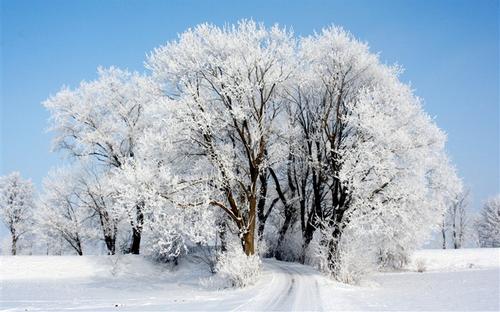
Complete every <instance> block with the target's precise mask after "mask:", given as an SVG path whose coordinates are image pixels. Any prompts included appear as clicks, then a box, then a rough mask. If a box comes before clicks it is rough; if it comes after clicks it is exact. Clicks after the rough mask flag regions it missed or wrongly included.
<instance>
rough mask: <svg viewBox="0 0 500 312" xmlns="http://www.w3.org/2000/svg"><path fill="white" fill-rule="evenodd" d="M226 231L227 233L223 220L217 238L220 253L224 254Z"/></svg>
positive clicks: (225, 249)
mask: <svg viewBox="0 0 500 312" xmlns="http://www.w3.org/2000/svg"><path fill="white" fill-rule="evenodd" d="M226 231H227V224H226V220H223V221H221V223H220V231H219V233H218V235H219V238H220V251H221V252H226V251H227V238H226Z"/></svg>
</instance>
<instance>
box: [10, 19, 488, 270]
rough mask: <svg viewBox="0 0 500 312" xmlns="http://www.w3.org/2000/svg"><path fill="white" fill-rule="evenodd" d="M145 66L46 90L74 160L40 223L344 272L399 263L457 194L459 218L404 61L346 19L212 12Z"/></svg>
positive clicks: (455, 184) (451, 173) (58, 233)
mask: <svg viewBox="0 0 500 312" xmlns="http://www.w3.org/2000/svg"><path fill="white" fill-rule="evenodd" d="M146 67H147V69H148V73H146V74H139V73H131V72H128V71H125V70H120V69H117V68H114V67H111V68H108V69H103V68H100V69H99V71H98V74H99V77H98V78H97V79H96V80H94V81H91V82H82V83H81V84H80V86H79V87H78V88H76V89H68V88H65V89H63V90H61V91H60V92H58V93H57V94H56V95H55V96H53V97H51V98H49V99H48V100H47V101H45V102H44V105H45V107H46V108H47V109H48V110H49V111H50V113H51V124H52V127H51V130H52V131H53V133H54V136H55V141H54V148H55V149H56V150H59V151H63V152H64V153H66V154H67V155H68V156H69V158H70V159H71V161H70V162H71V164H70V165H69V166H67V167H64V168H59V169H56V170H54V171H53V172H51V173H50V174H49V176H48V177H47V179H46V180H45V182H44V186H43V192H42V195H41V196H40V200H39V205H38V208H37V211H38V212H39V213H38V214H37V215H39V216H42V217H39V218H38V219H37V224H38V225H39V227H40V228H43V229H44V230H43V231H42V232H43V233H45V235H46V236H47V237H49V238H50V237H52V238H59V239H60V238H62V239H63V240H64V241H66V243H67V244H68V245H70V246H71V248H73V249H74V250H75V251H76V252H77V253H78V254H82V253H83V252H84V250H83V249H84V247H83V246H84V245H85V242H86V241H91V240H93V239H95V238H100V239H101V240H102V241H104V242H105V246H106V249H107V252H108V253H109V254H114V253H116V252H129V253H134V254H137V253H139V252H142V251H147V252H148V253H151V254H154V255H155V256H157V257H159V258H161V259H164V260H177V259H178V257H180V256H181V255H183V254H185V253H186V252H187V251H188V249H189V247H190V246H194V245H213V244H214V242H215V241H217V242H220V249H221V252H224V251H225V250H226V249H227V247H226V245H227V244H228V243H229V242H231V241H238V242H239V244H240V245H241V250H242V251H243V252H244V253H245V254H246V255H248V256H250V255H254V254H256V253H259V254H261V255H265V256H275V257H276V258H278V259H285V260H291V261H300V262H308V263H316V264H317V265H319V266H320V267H321V268H322V269H325V270H326V271H328V272H329V273H332V274H334V275H335V276H336V277H339V278H341V279H344V280H348V279H349V278H350V277H349V274H352V272H355V271H356V270H360V264H359V263H358V264H357V263H355V262H356V259H364V260H367V259H368V260H369V261H370V263H373V264H376V265H388V266H398V265H402V264H404V263H405V262H406V261H407V259H408V255H409V253H410V252H411V251H412V250H413V249H414V248H415V247H416V246H418V245H419V244H420V243H421V242H422V241H423V240H424V239H425V238H426V237H427V235H428V234H429V233H430V231H431V230H432V229H437V228H438V227H439V223H440V220H441V217H442V216H443V214H444V213H445V210H446V207H448V206H449V203H450V202H455V203H456V204H455V206H456V209H455V216H457V217H454V218H453V220H459V221H458V222H460V217H459V216H460V214H461V213H462V212H461V211H462V210H460V209H461V207H462V206H463V205H462V204H461V203H459V201H460V199H459V197H460V196H462V197H463V198H465V195H463V194H464V193H463V191H462V186H461V182H460V179H459V178H458V177H457V175H456V172H455V170H454V168H453V166H452V165H451V164H450V163H449V160H448V158H447V156H446V153H445V150H444V144H445V139H446V138H445V134H444V133H443V132H442V131H441V130H440V129H439V128H438V127H437V126H436V125H435V123H434V122H433V120H432V119H431V118H430V117H429V116H428V115H427V114H426V113H425V112H424V111H423V109H422V105H421V102H420V100H419V99H418V98H417V97H416V96H415V95H414V94H413V93H412V90H411V89H410V88H409V86H407V85H405V84H403V83H401V82H400V81H399V79H398V75H399V74H400V72H401V69H400V68H399V67H397V66H387V65H384V64H382V63H381V62H380V61H379V59H378V56H377V55H374V54H372V53H370V52H369V49H368V46H367V45H366V44H365V43H362V42H359V41H358V40H356V39H355V38H354V37H353V36H352V35H351V34H349V33H348V32H346V31H344V30H343V29H341V28H338V27H329V28H326V29H324V30H323V31H322V32H320V33H318V34H315V35H313V36H309V37H306V38H301V39H300V40H299V39H297V38H296V37H295V36H294V35H293V33H292V32H290V31H289V30H287V29H284V28H279V27H278V26H274V27H271V28H266V27H264V26H263V25H259V24H256V23H254V22H252V21H242V22H240V23H238V24H237V25H233V26H226V27H223V28H219V27H216V26H213V25H208V24H203V25H200V26H197V27H195V28H194V29H190V30H188V31H186V32H185V33H183V34H181V35H180V36H179V38H178V40H176V41H172V42H169V43H167V44H166V45H164V46H162V47H160V48H158V49H155V50H154V51H153V52H152V53H151V54H150V55H149V57H148V59H147V62H146ZM9 179H10V178H7V180H9ZM462 197H460V198H462ZM462 201H463V200H462ZM3 205H4V203H2V210H5V209H4V208H3ZM497 211H498V208H497ZM488 218H489V219H491V217H488ZM454 222H455V221H454ZM454 224H455V223H454ZM455 225H456V226H454V229H455V228H457V229H459V228H460V227H461V226H462V224H460V223H459V224H458V225H457V224H455ZM453 231H454V232H453V233H456V234H454V235H455V236H454V237H456V239H455V238H454V239H455V241H456V243H457V244H460V242H461V238H460V237H461V236H460V235H461V234H460V231H455V230H453ZM485 231H487V230H486V229H485ZM359 255H362V256H359ZM362 265H363V266H365V265H366V263H363V264H362Z"/></svg>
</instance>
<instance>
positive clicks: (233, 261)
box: [215, 246, 261, 287]
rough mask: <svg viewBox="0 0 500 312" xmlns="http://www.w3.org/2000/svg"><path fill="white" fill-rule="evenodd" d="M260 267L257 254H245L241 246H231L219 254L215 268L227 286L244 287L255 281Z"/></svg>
mask: <svg viewBox="0 0 500 312" xmlns="http://www.w3.org/2000/svg"><path fill="white" fill-rule="evenodd" d="M260 267H261V261H260V258H259V256H258V255H257V254H255V255H252V256H247V255H246V254H245V253H244V252H243V250H242V249H241V247H239V246H231V248H230V249H229V250H228V251H226V252H225V253H223V254H221V256H220V257H219V261H218V262H217V265H216V268H215V270H216V272H217V274H218V275H219V276H220V277H221V278H222V279H223V280H225V281H226V282H227V284H228V286H230V287H245V286H248V285H251V284H253V283H255V281H256V280H257V278H258V276H259V274H260Z"/></svg>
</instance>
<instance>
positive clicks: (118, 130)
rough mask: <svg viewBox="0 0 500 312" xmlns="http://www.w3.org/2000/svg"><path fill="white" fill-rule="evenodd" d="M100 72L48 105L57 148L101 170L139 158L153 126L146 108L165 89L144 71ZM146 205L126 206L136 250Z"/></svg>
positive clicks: (104, 171)
mask: <svg viewBox="0 0 500 312" xmlns="http://www.w3.org/2000/svg"><path fill="white" fill-rule="evenodd" d="M98 73H99V78H98V79H97V80H95V81H91V82H82V83H81V84H80V86H79V87H78V88H77V89H75V90H70V89H68V88H63V89H62V90H61V91H59V92H58V93H57V94H56V95H55V96H53V97H51V98H49V99H48V100H47V101H45V102H44V105H45V107H46V108H47V109H48V110H49V111H50V112H51V120H52V127H51V130H52V131H54V132H55V140H54V147H55V149H56V150H64V151H66V152H67V153H68V154H69V155H71V156H74V157H76V158H79V159H82V158H84V159H89V158H90V159H92V160H93V161H94V162H95V164H96V165H99V166H101V167H104V169H102V168H101V169H99V170H98V171H99V172H103V173H106V172H107V171H109V170H112V169H113V170H117V169H118V170H119V169H120V168H122V167H123V165H124V164H125V163H126V162H127V161H129V160H130V159H133V158H134V155H135V149H136V146H137V144H138V142H139V140H140V137H141V136H142V135H143V133H144V131H145V129H146V128H147V127H148V120H146V118H144V116H145V110H147V106H148V105H149V104H150V103H153V102H155V101H156V100H157V98H158V95H159V94H160V90H159V88H158V87H157V86H156V85H155V84H154V83H152V80H151V79H149V78H148V77H146V76H143V75H140V74H138V73H130V72H127V71H123V70H120V69H117V68H114V67H111V68H109V69H103V68H99V70H98ZM84 161H87V160H84ZM106 168H107V169H106ZM98 178H99V177H98ZM142 208H143V206H142V205H141V204H140V203H138V205H136V206H135V207H129V209H130V210H129V211H127V212H126V215H127V216H128V217H129V218H130V220H129V222H130V224H131V226H132V241H131V244H130V252H131V253H139V250H140V242H141V234H142V228H143V222H144V213H143V211H142Z"/></svg>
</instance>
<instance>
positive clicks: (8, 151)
mask: <svg viewBox="0 0 500 312" xmlns="http://www.w3.org/2000/svg"><path fill="white" fill-rule="evenodd" d="M0 1H1V3H2V12H1V16H0V19H1V25H2V30H1V32H2V38H1V60H2V63H1V73H2V74H1V79H2V80H1V108H2V112H1V153H0V157H1V158H0V163H1V172H0V174H1V175H3V174H6V173H8V172H10V171H13V170H18V171H20V172H21V173H22V175H23V176H25V177H31V178H32V179H33V181H34V182H35V183H36V184H37V185H38V186H39V185H40V183H41V180H42V179H43V177H44V176H45V175H46V173H47V171H48V170H49V168H50V167H52V166H54V165H56V164H57V163H58V162H60V158H59V156H58V155H55V154H52V153H50V151H49V149H50V134H47V133H46V132H45V129H46V128H47V119H48V114H47V112H46V111H45V110H44V109H43V107H42V106H41V104H40V102H41V101H43V100H44V99H45V98H47V97H48V96H49V95H50V94H54V93H55V92H57V91H58V89H59V88H60V87H61V86H62V85H63V84H66V85H69V86H72V87H74V86H76V85H77V84H78V82H79V81H80V80H82V79H93V78H95V77H96V67H97V66H98V65H104V66H110V65H117V66H120V67H124V68H128V69H131V70H139V71H143V61H144V59H145V55H146V53H148V52H149V51H151V50H152V49H153V48H154V47H157V46H159V45H160V44H163V43H165V42H166V41H169V40H172V39H174V38H176V35H177V34H178V33H180V32H182V31H183V30H185V29H186V28H188V27H190V26H194V25H196V24H198V23H201V22H211V23H215V24H218V25H222V24H224V23H233V22H235V21H237V20H238V19H241V18H253V19H254V20H256V21H261V22H264V23H265V24H267V25H271V24H274V23H279V24H281V25H287V26H291V27H293V29H294V30H295V32H296V33H297V34H299V35H308V34H311V33H312V32H313V31H314V30H320V29H321V28H322V27H324V26H327V25H330V24H336V25H342V26H344V27H345V28H346V29H348V30H350V31H351V32H352V33H353V34H354V35H355V36H357V37H358V38H360V39H362V40H364V41H368V42H369V44H370V46H371V49H372V51H374V52H380V53H381V58H382V59H383V60H384V61H385V62H387V63H395V62H397V63H399V64H401V65H403V66H404V67H405V68H406V72H405V74H404V75H403V79H404V80H405V81H407V82H411V84H412V86H413V88H415V89H416V93H417V94H418V95H419V96H420V97H422V98H423V99H424V100H425V107H426V110H427V111H428V112H429V113H430V114H431V115H432V116H436V120H437V123H438V124H439V126H440V127H442V128H443V129H444V130H445V131H446V132H447V133H448V138H449V143H448V151H449V153H450V155H451V158H452V159H453V161H454V163H455V164H456V165H457V167H458V170H459V173H460V175H461V176H462V177H463V178H464V180H465V183H466V184H467V185H469V186H470V187H471V188H472V192H473V195H474V207H475V208H477V207H478V206H479V205H480V203H481V201H482V200H483V199H484V198H485V197H487V196H491V195H494V194H495V193H498V192H499V183H500V181H499V180H500V178H499V170H500V169H499V141H500V139H499V118H500V116H499V25H498V16H499V4H498V1H487V0H470V1H403V0H400V1H369V0H366V1H305V0H304V1H272V0H267V1H255V0H254V1H246V3H244V2H243V1H124V0H123V1H92V0H86V1H83V0H81V1H21V0H17V1H8V0H0Z"/></svg>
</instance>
